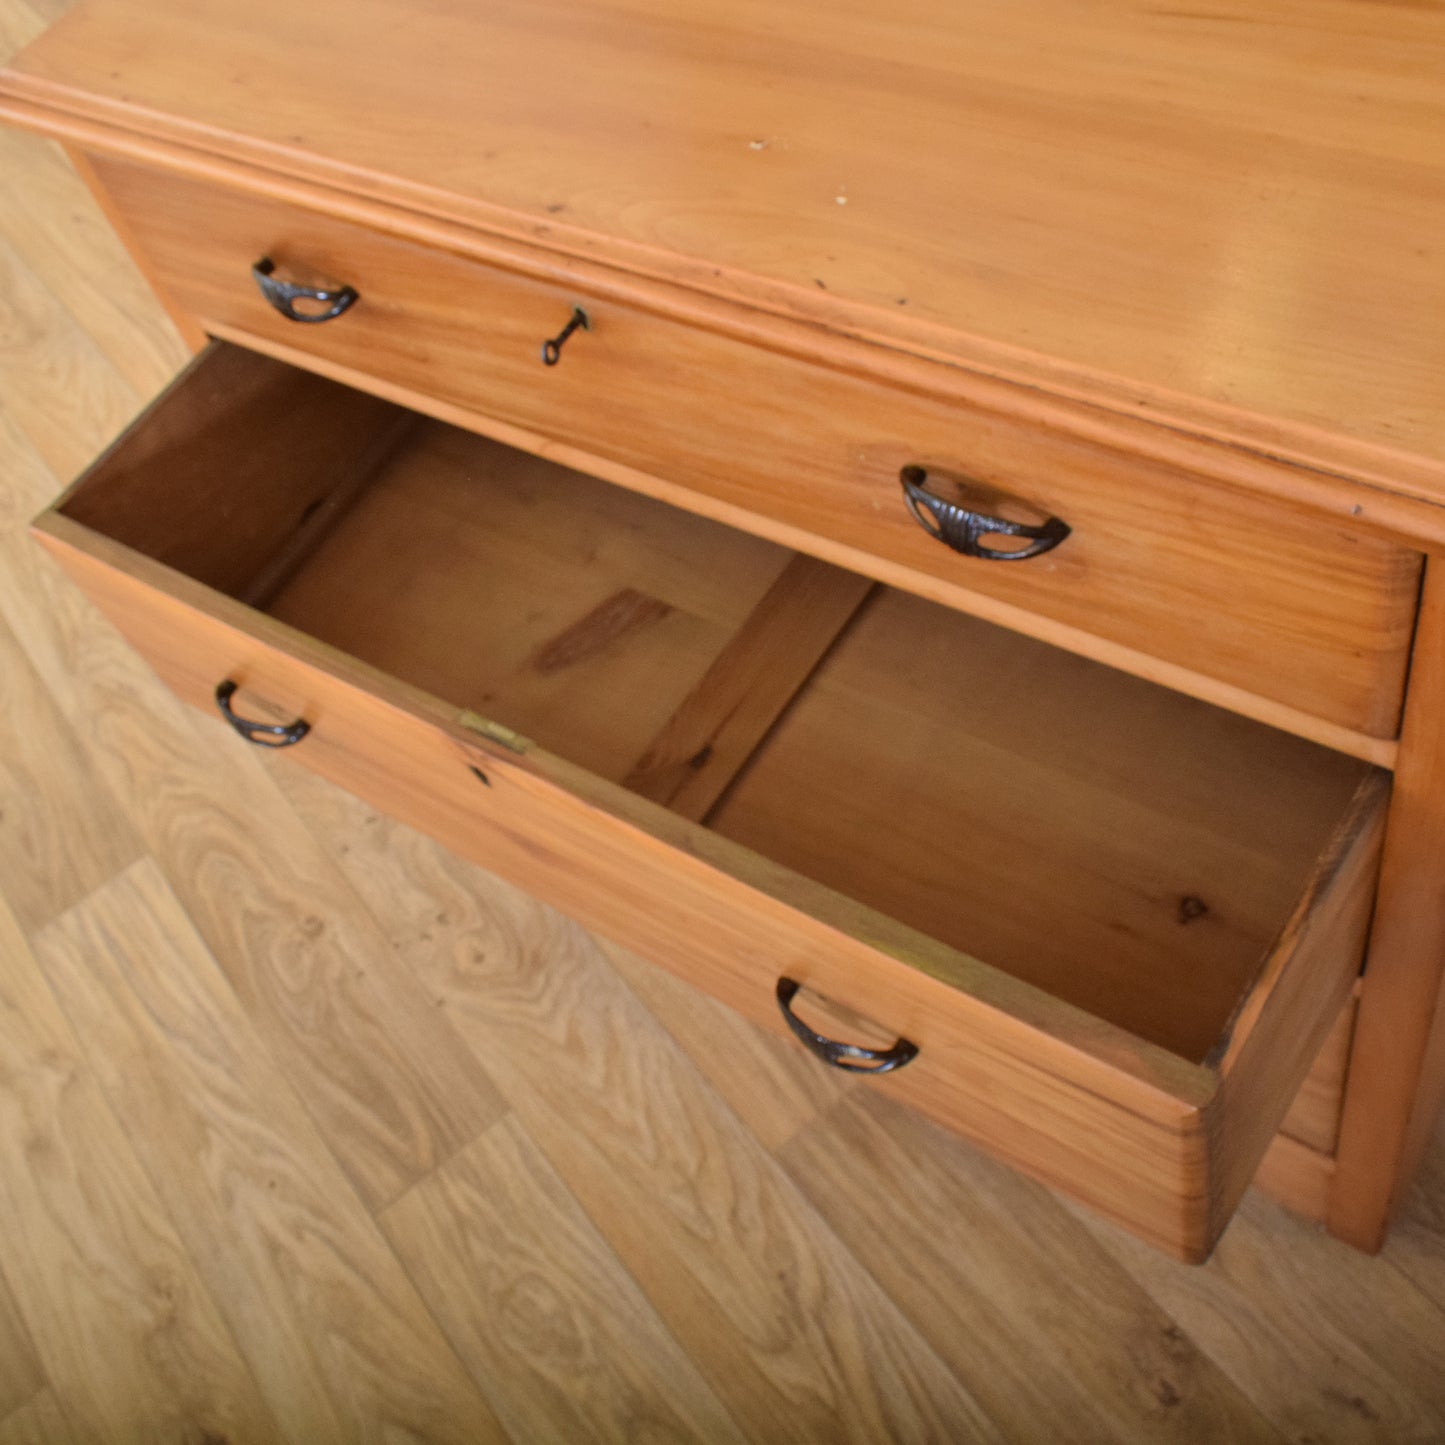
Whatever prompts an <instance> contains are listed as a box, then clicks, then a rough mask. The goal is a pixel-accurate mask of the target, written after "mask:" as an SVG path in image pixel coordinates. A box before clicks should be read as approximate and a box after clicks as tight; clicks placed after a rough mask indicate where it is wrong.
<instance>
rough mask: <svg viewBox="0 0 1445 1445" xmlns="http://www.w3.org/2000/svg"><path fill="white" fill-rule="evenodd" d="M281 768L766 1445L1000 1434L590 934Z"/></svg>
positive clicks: (704, 1366) (554, 1160)
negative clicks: (692, 1063)
mask: <svg viewBox="0 0 1445 1445" xmlns="http://www.w3.org/2000/svg"><path fill="white" fill-rule="evenodd" d="M272 765H273V767H274V768H275V769H276V771H277V773H278V774H285V775H286V776H285V777H284V779H283V786H286V787H287V790H288V794H289V795H290V796H291V797H292V798H293V800H294V801H295V802H296V805H297V807H298V809H299V810H300V811H301V812H302V814H303V815H304V816H305V817H306V818H307V819H308V821H310V823H311V824H312V826H313V827H314V828H315V829H316V830H317V833H318V836H320V837H322V838H324V839H326V840H328V842H329V843H330V845H331V846H333V847H334V848H335V849H336V850H337V852H338V853H342V852H343V850H344V856H343V860H342V861H343V864H344V866H346V867H347V869H348V871H349V872H350V874H351V876H352V877H353V878H354V879H355V880H356V881H357V883H358V886H365V885H366V884H368V883H369V884H371V885H372V886H368V887H367V902H368V906H369V907H370V908H371V909H372V910H373V911H374V912H375V913H376V914H377V916H378V917H379V918H380V919H381V920H382V922H383V927H384V928H385V930H386V931H387V933H388V936H390V937H391V938H392V940H393V941H394V943H395V944H396V946H397V948H398V950H399V952H400V954H401V957H402V959H403V960H404V961H405V963H406V964H407V966H408V967H409V968H411V969H414V970H415V971H416V973H417V974H418V976H419V977H422V978H424V979H425V980H426V981H427V984H428V987H429V988H430V989H431V990H432V991H433V993H434V994H435V996H436V997H437V998H438V999H439V1000H443V1001H444V1002H445V1006H446V1008H447V1010H448V1011H449V1012H450V1014H451V1015H452V1016H453V1017H454V1018H455V1019H456V1020H457V1021H458V1025H459V1027H461V1028H462V1030H463V1032H464V1034H465V1036H466V1037H467V1038H468V1040H469V1041H470V1043H471V1044H472V1046H473V1047H474V1048H475V1049H476V1051H477V1053H478V1056H479V1057H481V1058H483V1059H485V1060H486V1061H487V1065H488V1068H489V1069H490V1070H491V1072H492V1074H493V1077H494V1078H495V1079H496V1080H497V1084H498V1087H499V1088H500V1089H501V1090H502V1091H503V1092H504V1094H505V1095H506V1097H507V1100H508V1103H509V1104H510V1105H511V1107H512V1109H513V1111H514V1113H515V1114H516V1117H517V1119H518V1121H519V1122H520V1123H521V1125H522V1126H523V1127H524V1128H525V1129H526V1131H527V1133H528V1134H529V1135H530V1137H531V1138H532V1140H533V1141H534V1143H535V1144H536V1145H537V1146H538V1147H539V1148H540V1149H541V1150H542V1152H543V1153H544V1154H545V1155H546V1157H547V1158H548V1160H549V1161H550V1163H551V1165H552V1167H553V1168H554V1169H556V1171H557V1173H558V1174H559V1175H560V1176H561V1177H562V1179H563V1180H564V1181H565V1182H566V1184H567V1186H568V1187H569V1188H570V1189H571V1190H572V1192H573V1193H574V1194H575V1195H576V1196H577V1198H578V1200H579V1201H580V1202H581V1204H582V1206H583V1208H584V1209H585V1210H586V1211H587V1213H588V1214H589V1215H590V1216H591V1218H592V1221H593V1223H594V1224H595V1225H596V1226H597V1228H598V1229H599V1230H600V1231H601V1232H602V1234H603V1236H604V1237H605V1238H606V1239H607V1241H608V1243H609V1245H610V1246H611V1247H612V1249H613V1250H614V1251H615V1252H616V1253H617V1255H618V1257H619V1258H620V1259H621V1260H622V1262H623V1264H624V1265H625V1266H626V1267H627V1268H628V1270H629V1271H630V1272H631V1273H632V1275H633V1276H634V1278H635V1279H636V1280H637V1281H638V1283H639V1284H640V1285H641V1287H642V1289H643V1292H644V1293H645V1294H646V1295H647V1297H648V1298H649V1299H650V1300H651V1302H652V1304H653V1306H654V1307H655V1308H656V1309H657V1311H658V1313H659V1314H660V1315H661V1316H662V1317H663V1319H664V1320H666V1322H667V1323H668V1325H669V1326H670V1327H671V1329H672V1330H673V1332H674V1333H675V1334H676V1336H677V1337H678V1339H679V1340H680V1341H681V1342H682V1344H683V1347H684V1348H685V1349H686V1350H687V1351H688V1353H689V1354H690V1355H691V1356H692V1357H693V1359H694V1360H695V1361H696V1362H697V1363H698V1367H699V1368H700V1369H701V1370H702V1371H703V1373H704V1375H705V1377H706V1378H707V1379H708V1381H709V1383H710V1384H711V1386H712V1388H713V1389H714V1390H715V1391H716V1393H717V1395H718V1397H719V1398H720V1399H721V1401H722V1403H723V1405H724V1406H725V1407H726V1408H727V1409H728V1411H729V1412H730V1413H731V1414H732V1416H733V1418H734V1419H736V1420H737V1422H738V1423H739V1425H740V1426H741V1427H742V1428H743V1430H744V1431H745V1432H747V1433H748V1435H749V1436H750V1438H755V1439H762V1440H788V1441H799V1442H803V1441H808V1442H812V1441H817V1440H829V1441H836V1442H840V1445H841V1442H846V1441H876V1440H879V1439H894V1438H902V1439H906V1440H913V1439H950V1438H957V1437H958V1436H959V1435H962V1436H963V1437H964V1438H968V1439H971V1440H979V1441H986V1440H991V1439H997V1438H1000V1437H999V1435H998V1433H997V1431H996V1429H995V1427H994V1425H993V1423H992V1422H991V1421H990V1419H989V1418H988V1416H987V1415H986V1414H985V1413H984V1412H983V1411H982V1410H981V1409H979V1407H978V1405H977V1403H976V1402H975V1401H974V1400H973V1399H972V1397H971V1396H970V1395H969V1394H968V1393H967V1391H966V1390H964V1389H963V1388H962V1386H961V1385H960V1384H959V1383H958V1381H957V1380H956V1379H955V1378H954V1376H953V1375H952V1374H951V1373H950V1372H949V1371H948V1370H947V1369H946V1368H945V1367H944V1366H943V1365H942V1363H941V1362H940V1361H939V1359H938V1357H937V1356H936V1355H935V1354H934V1352H933V1351H932V1350H931V1349H930V1348H929V1346H928V1345H927V1344H926V1343H925V1341H924V1340H923V1339H922V1338H921V1337H920V1336H919V1334H918V1333H917V1331H916V1330H915V1329H914V1327H913V1326H912V1325H911V1324H910V1323H909V1322H908V1320H907V1319H906V1318H905V1317H904V1316H903V1315H902V1314H901V1313H900V1312H899V1311H898V1309H897V1308H896V1307H895V1306H894V1305H893V1304H892V1302H891V1301H889V1300H888V1298H887V1297H886V1296H885V1295H884V1294H883V1292H882V1291H881V1290H880V1289H879V1288H878V1286H877V1284H876V1283H875V1282H874V1281H873V1279H872V1278H871V1277H870V1276H869V1275H868V1274H867V1273H866V1272H865V1271H864V1270H862V1269H861V1268H860V1267H859V1265H858V1263H857V1261H856V1260H855V1259H854V1258H853V1257H852V1256H851V1255H849V1254H848V1253H847V1251H846V1250H844V1249H842V1248H841V1247H840V1246H839V1244H838V1241H837V1240H836V1239H835V1238H834V1236H833V1235H832V1234H831V1233H830V1232H829V1231H828V1230H827V1229H826V1227H824V1226H823V1225H822V1222H821V1221H820V1220H819V1218H818V1216H817V1215H816V1214H815V1213H814V1211H813V1210H812V1209H811V1208H810V1207H809V1206H808V1205H807V1204H806V1203H805V1201H804V1200H803V1199H802V1197H801V1196H800V1195H799V1194H798V1192H797V1191H796V1189H795V1188H793V1186H792V1185H791V1183H790V1182H789V1181H788V1180H787V1178H786V1176H784V1175H783V1174H782V1171H781V1170H780V1169H778V1168H777V1166H776V1165H775V1164H774V1162H773V1161H772V1159H771V1157H770V1156H769V1155H767V1153H766V1151H764V1150H763V1148H762V1147H761V1145H760V1144H758V1142H757V1141H756V1140H755V1139H754V1138H753V1137H752V1136H751V1135H750V1134H748V1132H747V1131H746V1130H745V1129H744V1128H743V1127H742V1125H741V1123H740V1122H739V1121H738V1119H737V1116H736V1115H735V1114H734V1113H733V1112H732V1110H731V1109H729V1108H727V1106H726V1105H725V1104H724V1102H723V1101H722V1100H721V1099H720V1098H719V1097H718V1096H717V1094H716V1093H715V1092H714V1091H713V1090H712V1089H711V1088H710V1087H709V1086H708V1085H707V1084H706V1082H705V1080H703V1078H702V1076H701V1075H700V1074H698V1073H697V1072H696V1071H695V1070H694V1069H692V1068H691V1067H690V1065H689V1064H688V1063H687V1060H686V1056H685V1055H684V1054H683V1053H682V1052H681V1050H680V1049H679V1048H678V1047H677V1045H676V1044H675V1043H674V1042H673V1041H672V1039H671V1037H670V1036H669V1035H668V1034H667V1033H666V1031H665V1030H663V1029H662V1027H661V1026H660V1025H659V1024H658V1023H657V1022H656V1020H655V1019H653V1018H652V1017H651V1015H650V1014H648V1013H647V1011H646V1010H645V1009H644V1008H643V1007H642V1005H641V1004H640V1002H639V1001H638V1000H637V999H636V997H635V996H634V995H633V994H632V993H631V992H630V991H629V990H628V989H627V988H626V986H625V985H624V984H623V983H622V981H621V980H620V979H619V978H618V976H617V974H616V973H615V971H613V970H612V968H611V967H610V965H608V964H607V961H606V959H605V958H604V957H603V956H602V954H601V953H600V951H599V950H598V949H597V947H596V946H595V945H594V944H593V943H592V942H591V940H590V939H589V938H588V937H587V935H586V934H584V933H583V932H582V931H581V929H579V928H578V927H577V926H576V925H574V924H572V923H570V922H569V921H568V920H566V919H564V918H562V917H561V916H560V915H559V914H556V913H554V912H552V911H551V910H549V909H547V908H545V907H544V906H543V905H541V904H539V903H537V902H535V901H533V900H531V899H529V898H527V897H525V896H524V895H522V894H520V893H518V892H517V891H516V890H515V889H512V888H510V887H509V886H508V885H506V884H504V883H502V882H501V881H500V880H498V879H495V878H492V877H491V876H490V875H488V874H485V873H483V872H482V871H481V870H480V869H476V868H472V867H470V865H467V864H464V863H462V862H461V861H460V860H459V859H456V858H454V857H451V856H450V855H447V854H445V853H444V852H443V851H442V850H441V849H439V848H437V847H436V846H435V845H434V844H432V843H430V842H429V841H428V840H427V839H425V838H422V837H421V836H420V835H418V834H416V833H414V832H412V831H411V830H409V829H406V828H403V827H402V826H400V825H399V824H396V823H393V822H391V821H389V820H387V819H384V818H382V817H380V816H379V815H377V814H375V813H374V812H372V811H371V810H369V809H367V808H366V807H365V805H363V804H361V803H360V802H358V801H357V800H355V799H353V798H350V797H349V796H348V795H346V794H343V793H341V792H340V791H339V790H336V789H329V790H321V789H317V788H315V787H313V786H311V781H312V780H310V779H309V778H308V779H305V780H304V782H302V783H300V784H298V781H297V779H296V778H295V777H294V776H292V775H294V774H296V773H298V772H299V769H298V768H297V767H296V765H295V764H291V763H288V762H287V761H286V760H285V759H284V758H276V759H274V760H272ZM427 900H430V904H429V906H428V903H427ZM418 904H420V905H421V907H420V908H418Z"/></svg>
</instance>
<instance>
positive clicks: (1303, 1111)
mask: <svg viewBox="0 0 1445 1445" xmlns="http://www.w3.org/2000/svg"><path fill="white" fill-rule="evenodd" d="M1358 991H1359V982H1358V981H1356V984H1355V993H1356V994H1358ZM1357 1007H1358V1003H1357V999H1356V997H1351V999H1350V1001H1349V1002H1348V1003H1347V1004H1346V1005H1345V1006H1344V1008H1343V1009H1341V1010H1340V1016H1339V1018H1338V1019H1337V1020H1336V1021H1335V1025H1334V1027H1333V1028H1332V1029H1331V1030H1330V1032H1329V1034H1328V1036H1327V1037H1326V1039H1325V1041H1324V1043H1323V1044H1322V1045H1321V1047H1320V1051H1319V1053H1318V1054H1317V1055H1316V1056H1315V1061H1314V1063H1313V1064H1312V1065H1311V1066H1310V1072H1309V1075H1308V1076H1307V1077H1306V1079H1305V1081H1304V1083H1303V1084H1302V1085H1301V1086H1300V1091H1299V1093H1298V1094H1296V1095H1295V1097H1294V1102H1293V1103H1292V1104H1291V1105H1290V1106H1289V1113H1288V1114H1286V1115H1285V1119H1284V1123H1283V1124H1281V1125H1280V1132H1281V1133H1282V1134H1287V1135H1289V1137H1290V1138H1291V1139H1297V1140H1299V1142H1300V1143H1301V1144H1306V1145H1308V1146H1309V1147H1310V1148H1311V1149H1317V1150H1319V1151H1320V1152H1321V1153H1323V1154H1333V1153H1334V1151H1335V1144H1336V1143H1337V1142H1338V1140H1339V1134H1340V1114H1341V1112H1342V1111H1343V1109H1344V1103H1345V1083H1346V1079H1347V1078H1348V1075H1349V1066H1350V1045H1351V1043H1352V1042H1353V1041H1354V1033H1355V1013H1356V1009H1357Z"/></svg>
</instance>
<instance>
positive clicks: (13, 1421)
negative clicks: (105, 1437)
mask: <svg viewBox="0 0 1445 1445" xmlns="http://www.w3.org/2000/svg"><path fill="white" fill-rule="evenodd" d="M0 1445H83V1442H82V1440H81V1438H80V1436H79V1435H77V1434H76V1433H75V1430H74V1429H73V1428H72V1426H71V1424H70V1421H69V1420H67V1419H66V1418H65V1414H64V1412H63V1411H62V1410H61V1407H60V1403H59V1401H58V1400H56V1398H55V1394H54V1392H53V1391H51V1390H44V1391H42V1392H41V1393H40V1394H38V1395H36V1396H35V1397H34V1399H32V1400H30V1401H29V1402H28V1403H27V1404H25V1405H23V1406H22V1407H21V1408H20V1409H18V1410H16V1411H14V1412H13V1413H11V1414H9V1415H6V1416H5V1418H4V1419H0Z"/></svg>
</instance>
